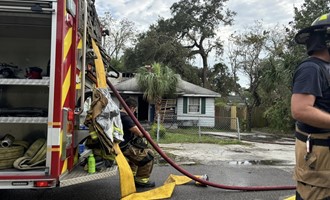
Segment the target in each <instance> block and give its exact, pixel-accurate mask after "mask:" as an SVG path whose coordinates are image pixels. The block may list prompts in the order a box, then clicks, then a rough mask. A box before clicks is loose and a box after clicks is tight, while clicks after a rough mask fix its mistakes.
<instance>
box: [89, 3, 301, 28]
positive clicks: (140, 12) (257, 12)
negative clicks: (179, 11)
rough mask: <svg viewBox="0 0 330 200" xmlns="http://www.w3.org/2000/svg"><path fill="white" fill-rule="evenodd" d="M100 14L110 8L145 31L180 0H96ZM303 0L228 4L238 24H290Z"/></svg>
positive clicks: (236, 24) (120, 17)
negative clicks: (296, 7)
mask: <svg viewBox="0 0 330 200" xmlns="http://www.w3.org/2000/svg"><path fill="white" fill-rule="evenodd" d="M95 2H96V9H97V11H98V13H99V15H102V14H103V13H104V12H105V11H110V13H111V14H112V16H113V17H114V18H115V19H122V18H127V19H129V20H130V21H132V22H134V23H135V25H136V27H137V28H138V29H140V30H146V29H147V28H148V27H149V25H150V24H153V23H155V22H156V21H157V19H158V17H160V16H161V17H164V18H168V17H170V16H171V15H170V7H171V5H172V4H173V3H174V2H178V0H114V1H109V0H95ZM302 2H303V0H229V1H228V2H227V7H228V8H229V9H230V10H232V11H235V12H237V15H236V16H235V26H234V27H240V26H242V25H244V24H249V23H253V22H254V21H255V20H261V19H262V20H263V21H264V22H265V23H267V24H276V23H280V24H287V23H288V22H289V21H290V20H292V19H293V7H294V5H295V6H299V7H300V5H301V3H302Z"/></svg>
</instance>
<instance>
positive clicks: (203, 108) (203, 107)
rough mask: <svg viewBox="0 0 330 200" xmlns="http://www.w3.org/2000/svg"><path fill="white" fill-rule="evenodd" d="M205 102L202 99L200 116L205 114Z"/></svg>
mask: <svg viewBox="0 0 330 200" xmlns="http://www.w3.org/2000/svg"><path fill="white" fill-rule="evenodd" d="M205 104H206V101H205V98H202V114H205V109H206V108H205V107H206V105H205Z"/></svg>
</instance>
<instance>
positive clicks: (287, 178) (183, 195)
mask: <svg viewBox="0 0 330 200" xmlns="http://www.w3.org/2000/svg"><path fill="white" fill-rule="evenodd" d="M291 142H292V141H291ZM162 148H163V149H165V152H167V154H171V157H172V159H173V160H174V161H175V162H177V163H181V165H180V166H181V167H183V168H184V169H185V170H186V171H188V172H189V173H191V174H194V175H203V174H207V175H208V176H209V178H210V181H211V182H214V183H217V184H221V185H229V186H244V187H251V186H294V185H295V182H294V181H293V179H292V172H293V167H294V145H293V144H292V143H291V144H290V145H281V144H267V143H266V144H265V143H253V144H250V145H225V146H220V145H210V144H169V145H162ZM157 163H160V164H155V166H154V170H153V173H152V176H151V179H152V180H154V181H155V182H156V185H157V186H161V185H163V183H164V182H165V180H166V179H167V177H168V176H169V175H170V174H175V175H182V174H180V172H178V171H177V170H176V169H174V168H173V167H172V166H170V165H169V164H166V163H165V164H164V163H163V162H157ZM187 164H189V165H187ZM141 191H144V190H141V189H138V192H141ZM294 193H295V191H294V190H273V191H249V192H247V191H239V190H225V189H219V188H214V187H210V186H208V187H200V186H196V185H195V184H194V182H191V183H189V184H186V185H179V186H176V187H175V189H174V192H173V194H172V197H171V198H170V199H171V200H183V199H184V200H204V199H205V200H218V199H224V200H283V199H284V198H285V197H288V196H292V195H293V194H294ZM120 198H121V196H120V183H119V175H116V176H114V177H110V178H108V179H103V180H97V181H92V182H88V183H83V184H79V185H74V186H69V187H64V188H54V189H49V190H0V199H1V200H91V199H93V200H94V199H95V200H117V199H120Z"/></svg>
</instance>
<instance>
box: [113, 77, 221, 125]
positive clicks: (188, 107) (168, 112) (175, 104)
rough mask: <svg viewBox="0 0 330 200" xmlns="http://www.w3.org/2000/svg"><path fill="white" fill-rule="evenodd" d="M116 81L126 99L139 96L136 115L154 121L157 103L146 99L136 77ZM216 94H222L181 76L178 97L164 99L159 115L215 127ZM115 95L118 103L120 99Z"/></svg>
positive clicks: (164, 117)
mask: <svg viewBox="0 0 330 200" xmlns="http://www.w3.org/2000/svg"><path fill="white" fill-rule="evenodd" d="M113 85H114V87H115V88H116V89H117V91H118V92H119V93H120V94H121V96H122V97H123V98H124V99H125V98H127V97H132V98H135V99H136V100H137V102H138V109H137V113H136V116H137V119H138V120H139V121H140V122H142V123H143V122H148V123H150V122H153V121H154V120H153V119H154V113H155V108H154V105H150V104H149V103H148V102H147V101H145V100H144V98H143V91H141V90H140V88H139V86H138V83H137V79H136V78H135V77H133V78H127V79H126V80H123V81H119V82H117V83H115V82H114V83H113ZM216 97H220V94H219V93H216V92H214V91H211V90H208V89H205V88H203V87H200V86H197V85H195V84H192V83H189V82H187V81H184V80H182V79H179V83H178V86H177V89H176V97H175V98H174V99H173V98H172V99H163V102H162V107H161V108H162V109H161V113H160V115H161V116H160V119H161V121H162V122H164V123H166V122H171V121H172V122H173V121H174V120H175V121H176V122H178V123H179V124H180V125H181V126H193V125H195V126H197V125H201V126H207V127H214V124H215V119H214V118H215V98H216ZM113 98H114V101H115V102H116V103H118V104H119V101H118V99H116V98H115V97H113ZM119 107H121V106H119Z"/></svg>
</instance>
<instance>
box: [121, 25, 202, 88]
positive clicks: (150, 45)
mask: <svg viewBox="0 0 330 200" xmlns="http://www.w3.org/2000/svg"><path fill="white" fill-rule="evenodd" d="M164 23H165V21H164V19H159V20H158V22H157V23H156V24H154V25H151V26H150V27H149V30H148V31H146V32H145V33H142V34H140V35H139V36H138V38H137V42H136V45H135V47H134V48H129V49H126V51H125V53H124V56H123V60H124V65H125V68H126V71H131V72H135V71H136V70H137V69H138V67H137V66H144V65H148V64H150V63H154V62H158V63H163V64H164V65H167V66H168V67H170V68H171V69H172V70H173V71H174V72H175V73H177V74H180V75H181V77H182V79H184V80H187V81H189V82H191V83H194V84H198V85H200V78H199V70H198V68H194V67H192V66H191V65H190V64H189V59H188V55H189V51H188V50H187V49H186V48H184V47H183V46H182V45H181V43H179V42H178V41H177V38H176V36H175V34H173V32H171V31H170V30H165V29H164V28H165V26H163V25H162V24H164Z"/></svg>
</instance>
